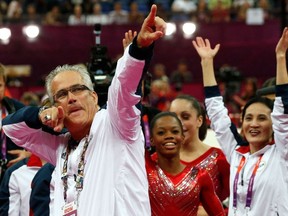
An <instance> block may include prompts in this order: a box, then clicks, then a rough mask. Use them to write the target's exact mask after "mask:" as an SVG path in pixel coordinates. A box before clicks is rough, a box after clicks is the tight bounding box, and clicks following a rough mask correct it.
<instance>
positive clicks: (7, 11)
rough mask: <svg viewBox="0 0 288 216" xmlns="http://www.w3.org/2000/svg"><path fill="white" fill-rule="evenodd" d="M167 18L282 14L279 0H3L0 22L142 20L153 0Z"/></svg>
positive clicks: (222, 19)
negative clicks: (251, 12)
mask: <svg viewBox="0 0 288 216" xmlns="http://www.w3.org/2000/svg"><path fill="white" fill-rule="evenodd" d="M153 3H154V4H157V5H158V14H159V16H160V17H163V18H164V19H165V20H167V21H175V22H184V21H196V22H230V21H245V19H246V14H247V10H249V9H250V8H260V9H262V11H263V17H264V19H274V18H276V17H279V16H280V14H281V7H282V5H281V1H280V0H89V1H87V0H49V1H48V0H1V1H0V23H5V24H6V23H7V24H10V23H25V24H26V23H35V24H45V25H67V24H68V25H93V24H95V23H100V24H102V25H108V24H139V23H142V21H143V20H144V17H146V15H147V13H148V9H149V8H150V6H151V4H153Z"/></svg>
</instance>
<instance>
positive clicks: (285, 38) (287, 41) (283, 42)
mask: <svg viewBox="0 0 288 216" xmlns="http://www.w3.org/2000/svg"><path fill="white" fill-rule="evenodd" d="M287 48H288V28H287V27H286V28H284V30H283V33H282V36H281V38H280V40H279V41H278V44H277V46H276V49H275V52H276V55H277V56H286V51H287Z"/></svg>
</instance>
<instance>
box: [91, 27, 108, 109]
mask: <svg viewBox="0 0 288 216" xmlns="http://www.w3.org/2000/svg"><path fill="white" fill-rule="evenodd" d="M93 33H94V34H95V46H92V47H91V53H90V62H89V63H88V64H87V69H88V71H89V73H90V77H91V80H92V82H93V85H94V90H95V91H96V93H97V95H98V104H99V105H100V106H103V105H104V104H105V103H106V101H107V94H108V88H109V86H110V84H111V81H112V78H113V75H114V74H113V68H112V62H111V60H110V58H109V57H108V56H107V47H106V46H102V45H101V37H100V36H101V24H95V25H94V31H93Z"/></svg>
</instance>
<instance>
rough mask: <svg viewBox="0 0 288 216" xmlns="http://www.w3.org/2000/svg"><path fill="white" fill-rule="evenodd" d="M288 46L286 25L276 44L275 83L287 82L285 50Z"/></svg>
mask: <svg viewBox="0 0 288 216" xmlns="http://www.w3.org/2000/svg"><path fill="white" fill-rule="evenodd" d="M287 48H288V28H287V27H286V28H285V29H284V30H283V33H282V36H281V38H280V40H279V41H278V44H277V46H276V50H275V52H276V61H277V66H276V84H277V85H281V84H287V83H288V74H287V67H286V52H287Z"/></svg>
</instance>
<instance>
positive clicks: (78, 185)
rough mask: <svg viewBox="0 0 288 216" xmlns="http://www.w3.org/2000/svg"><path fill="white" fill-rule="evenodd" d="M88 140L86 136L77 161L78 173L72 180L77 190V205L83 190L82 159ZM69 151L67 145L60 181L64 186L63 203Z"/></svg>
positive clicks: (83, 162) (65, 191) (66, 188)
mask: <svg viewBox="0 0 288 216" xmlns="http://www.w3.org/2000/svg"><path fill="white" fill-rule="evenodd" d="M90 140H91V139H88V136H86V138H85V143H84V146H83V149H82V152H81V156H80V161H79V164H78V172H77V175H76V174H75V175H74V177H75V179H74V180H75V182H76V185H75V188H76V190H77V200H76V201H77V203H78V198H79V195H80V192H81V191H82V189H83V182H84V168H85V161H84V159H85V153H86V150H87V148H88V145H89V142H90ZM70 151H71V146H69V144H68V146H67V149H66V156H65V161H64V164H63V170H62V176H61V179H62V182H63V186H64V192H63V195H64V200H65V202H66V201H67V190H68V172H67V167H68V157H69V154H70Z"/></svg>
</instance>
